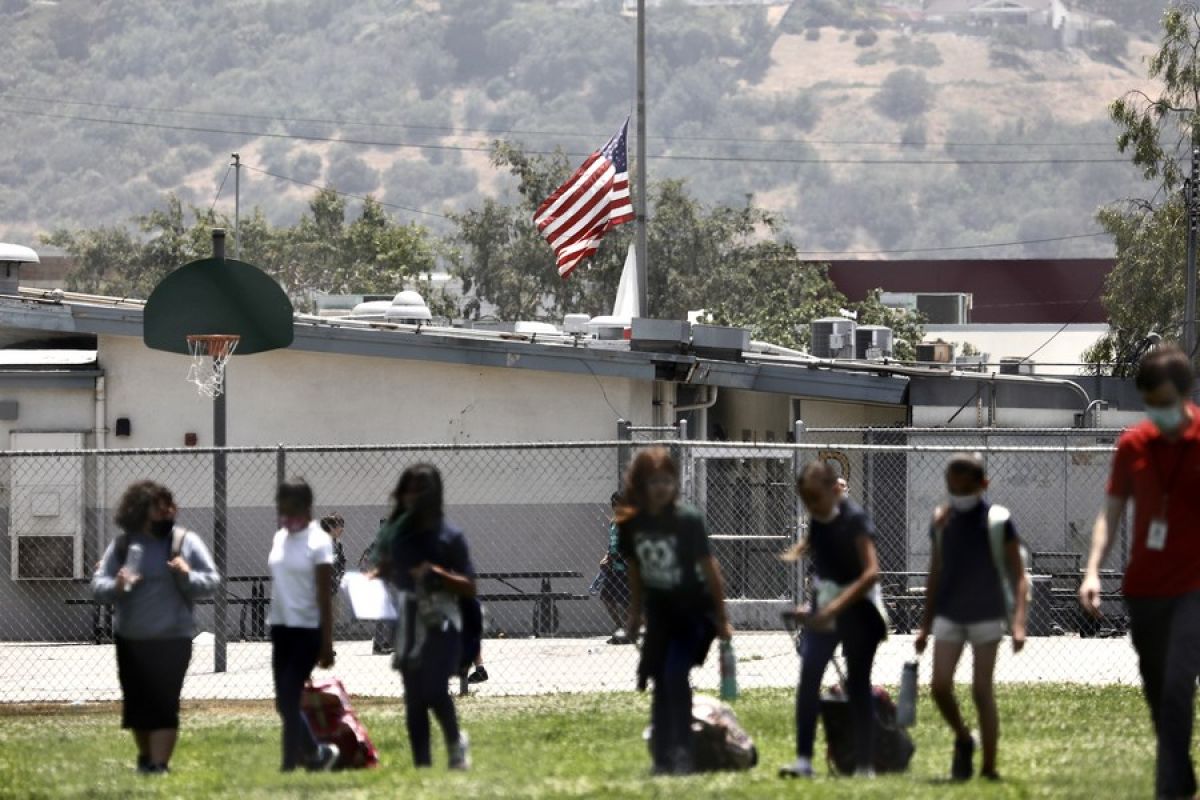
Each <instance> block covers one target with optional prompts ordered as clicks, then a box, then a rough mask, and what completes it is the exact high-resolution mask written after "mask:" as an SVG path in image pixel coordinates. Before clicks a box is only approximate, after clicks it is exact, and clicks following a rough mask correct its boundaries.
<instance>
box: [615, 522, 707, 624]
mask: <svg viewBox="0 0 1200 800" xmlns="http://www.w3.org/2000/svg"><path fill="white" fill-rule="evenodd" d="M617 536H618V547H619V550H620V553H621V555H622V556H624V558H625V560H626V561H629V562H630V563H634V564H637V566H638V572H639V574H640V575H641V580H642V589H643V591H644V592H645V597H646V600H647V607H650V606H651V605H654V604H657V603H671V604H692V603H695V602H702V601H704V600H705V599H706V598H707V596H708V589H707V586H706V585H705V580H704V571H703V569H702V567H701V563H702V562H703V561H705V560H706V559H707V558H708V557H709V555H710V554H711V550H710V548H709V545H708V532H707V531H706V530H705V527H704V518H703V517H702V516H701V515H700V512H699V511H697V510H696V509H694V508H692V507H691V506H676V507H674V508H672V509H670V510H668V511H667V512H666V513H664V514H661V515H659V516H657V517H652V516H650V515H649V514H646V513H642V514H638V515H637V516H636V517H634V518H633V519H631V520H629V521H628V522H626V523H624V524H622V525H619V526H618V532H617Z"/></svg>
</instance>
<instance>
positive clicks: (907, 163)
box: [0, 108, 1128, 167]
mask: <svg viewBox="0 0 1200 800" xmlns="http://www.w3.org/2000/svg"><path fill="white" fill-rule="evenodd" d="M0 114H6V115H8V116H10V117H11V116H34V117H47V118H51V119H63V120H70V121H73V122H93V123H99V124H107V125H122V126H126V127H134V128H153V129H157V130H171V131H188V132H191V133H210V134H218V135H224V136H247V137H259V138H267V139H290V140H297V141H306V142H330V143H333V144H344V145H353V146H358V147H385V148H386V147H396V148H411V149H417V150H440V151H455V152H471V153H489V152H491V147H487V146H470V145H449V144H417V143H414V142H389V141H374V140H367V139H347V138H337V137H332V136H313V135H308V134H300V133H272V132H268V131H245V130H228V129H225V128H207V127H200V126H192V125H169V124H166V123H161V122H145V121H137V120H122V119H107V118H102V117H83V116H75V115H71V114H55V113H52V112H49V111H30V110H19V109H11V108H0ZM525 152H526V153H529V154H530V155H544V156H549V155H558V154H559V153H561V154H562V155H566V156H571V157H575V158H586V157H587V156H589V155H591V153H572V152H562V151H557V150H526V151H525ZM648 158H651V159H654V160H658V161H703V162H733V163H761V164H797V165H799V164H840V165H870V166H898V167H918V166H960V167H961V166H1019V165H1023V164H1024V165H1038V166H1045V165H1067V164H1126V163H1128V162H1127V161H1126V160H1125V159H1122V158H1064V159H1055V158H1049V159H978V160H969V161H963V160H958V159H904V160H898V159H878V158H859V159H837V158H820V157H817V158H776V157H771V158H768V157H753V156H698V155H677V154H662V153H660V154H652V155H650V156H648Z"/></svg>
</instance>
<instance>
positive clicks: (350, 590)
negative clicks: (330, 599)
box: [342, 572, 396, 619]
mask: <svg viewBox="0 0 1200 800" xmlns="http://www.w3.org/2000/svg"><path fill="white" fill-rule="evenodd" d="M342 591H343V592H344V593H345V594H346V596H347V597H349V598H350V608H351V610H352V611H353V612H354V618H355V619H395V618H396V606H395V605H394V604H393V603H392V596H391V593H389V592H388V590H387V585H386V584H384V582H383V581H381V580H379V579H378V578H375V579H370V578H367V577H366V576H365V575H363V574H362V573H361V572H347V573H346V575H345V577H343V578H342Z"/></svg>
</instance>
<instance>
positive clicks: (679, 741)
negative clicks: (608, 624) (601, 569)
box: [617, 449, 733, 775]
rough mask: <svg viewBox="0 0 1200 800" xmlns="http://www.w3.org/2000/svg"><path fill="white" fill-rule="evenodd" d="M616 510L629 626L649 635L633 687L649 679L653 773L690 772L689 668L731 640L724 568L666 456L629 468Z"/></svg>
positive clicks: (657, 452) (642, 458)
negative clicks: (682, 498)
mask: <svg viewBox="0 0 1200 800" xmlns="http://www.w3.org/2000/svg"><path fill="white" fill-rule="evenodd" d="M621 503H622V504H621V506H620V507H619V508H618V509H617V526H618V531H617V534H618V541H619V549H620V552H621V555H622V557H623V558H624V559H625V562H626V565H627V567H628V572H629V589H630V599H629V622H628V625H627V626H626V629H625V630H626V632H627V633H628V635H629V636H630V637H636V636H637V632H638V630H639V629H640V628H641V624H642V615H643V612H644V613H645V619H646V635H645V640H644V642H643V644H642V660H641V664H640V665H639V667H638V686H639V688H641V687H644V686H645V682H646V680H647V679H650V680H653V681H654V696H653V700H652V701H651V717H650V719H651V724H652V725H653V737H652V740H651V741H652V747H653V755H654V772H655V773H656V774H675V775H679V774H687V773H689V772H691V771H692V770H693V768H694V765H693V763H692V740H691V733H692V727H691V726H692V687H691V678H690V675H691V670H692V668H693V667H698V666H700V665H701V664H703V663H704V659H705V657H706V656H707V654H708V650H709V647H710V646H711V645H712V641H713V638H714V637H715V636H720V637H721V639H723V640H725V641H728V640H729V639H730V638H731V637H732V636H733V629H732V628H731V627H730V626H729V619H728V617H727V616H726V614H725V585H724V581H723V579H722V577H721V567H720V565H719V564H718V563H717V559H716V558H715V557H714V556H713V554H712V551H711V550H710V549H709V543H708V533H707V532H706V531H705V527H704V519H703V517H701V516H700V512H699V511H697V510H696V509H694V508H691V507H689V506H684V505H681V504H680V502H679V470H678V468H677V467H676V465H675V462H674V460H672V458H671V456H670V455H669V454H668V453H667V451H666V450H662V449H653V450H645V451H642V452H641V453H640V454H638V456H637V458H635V459H634V460H633V464H631V465H630V467H629V471H628V474H627V478H626V487H625V491H624V492H623V493H622V495H621Z"/></svg>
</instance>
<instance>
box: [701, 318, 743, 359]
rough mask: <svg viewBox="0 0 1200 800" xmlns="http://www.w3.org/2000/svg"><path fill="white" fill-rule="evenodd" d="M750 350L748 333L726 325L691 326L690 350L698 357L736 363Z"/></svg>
mask: <svg viewBox="0 0 1200 800" xmlns="http://www.w3.org/2000/svg"><path fill="white" fill-rule="evenodd" d="M749 349H750V331H749V330H747V329H746V328H734V327H730V326H727V325H692V350H693V351H694V352H695V353H696V355H698V356H704V357H706V358H722V359H728V360H730V361H737V360H740V359H741V358H742V353H744V352H745V351H747V350H749Z"/></svg>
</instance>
